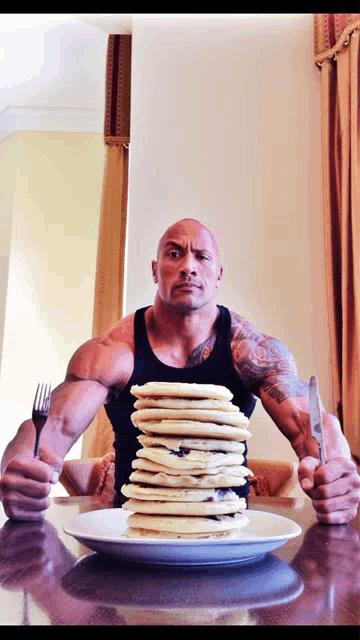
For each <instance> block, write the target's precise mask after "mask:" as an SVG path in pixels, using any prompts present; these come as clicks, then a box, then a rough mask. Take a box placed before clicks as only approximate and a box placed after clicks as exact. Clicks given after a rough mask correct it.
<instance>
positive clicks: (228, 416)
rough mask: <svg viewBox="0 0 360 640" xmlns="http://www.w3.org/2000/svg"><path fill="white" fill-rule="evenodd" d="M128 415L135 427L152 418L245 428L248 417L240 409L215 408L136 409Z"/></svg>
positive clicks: (152, 419)
mask: <svg viewBox="0 0 360 640" xmlns="http://www.w3.org/2000/svg"><path fill="white" fill-rule="evenodd" d="M130 417H131V421H132V423H133V425H135V427H137V426H138V425H139V423H143V422H147V421H154V420H172V421H174V420H181V421H183V420H194V421H195V422H206V423H208V422H210V423H214V424H220V425H226V426H232V427H240V428H241V429H246V427H247V426H248V424H249V420H248V418H246V416H244V414H243V413H241V411H238V412H236V411H233V412H231V411H217V410H216V409H213V410H211V409H161V408H160V409H159V408H156V409H138V410H137V411H134V413H132V414H131V416H130Z"/></svg>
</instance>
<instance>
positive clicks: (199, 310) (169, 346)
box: [0, 218, 360, 524]
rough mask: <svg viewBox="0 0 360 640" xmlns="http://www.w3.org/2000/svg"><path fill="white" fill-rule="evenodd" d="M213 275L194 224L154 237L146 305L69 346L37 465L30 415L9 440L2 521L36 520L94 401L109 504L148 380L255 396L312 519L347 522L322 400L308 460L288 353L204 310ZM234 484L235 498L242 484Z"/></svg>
mask: <svg viewBox="0 0 360 640" xmlns="http://www.w3.org/2000/svg"><path fill="white" fill-rule="evenodd" d="M222 275H223V269H222V267H221V265H220V264H219V259H218V251H217V246H216V241H215V238H214V236H213V234H212V233H211V232H210V231H209V229H207V228H206V227H205V226H204V225H202V224H201V223H200V222H198V221H197V220H193V219H191V218H186V219H184V220H180V221H179V222H177V223H176V224H174V225H172V226H171V227H170V228H169V229H168V230H167V231H166V232H165V233H164V235H163V236H162V238H161V239H160V242H159V246H158V250H157V259H156V260H154V261H153V262H152V277H153V280H154V282H155V283H156V284H157V292H156V295H155V300H154V303H153V305H152V306H149V307H146V308H143V309H139V310H137V311H136V313H134V314H131V315H128V316H127V317H125V318H123V319H122V320H120V321H119V322H118V323H117V324H115V326H113V327H112V328H110V329H109V330H108V331H107V332H106V333H105V334H104V335H102V336H100V337H97V338H93V339H91V340H88V341H87V342H85V344H83V345H82V346H81V347H80V348H79V349H78V350H77V351H76V352H75V354H74V355H73V357H72V358H71V360H70V363H69V365H68V369H67V373H66V377H65V381H64V382H63V383H62V384H60V385H59V386H58V387H57V388H56V389H55V390H54V391H53V393H52V397H51V405H50V414H49V418H48V420H47V423H46V426H45V428H44V430H43V433H42V437H41V444H40V460H35V459H33V455H32V452H33V448H34V438H35V430H34V427H33V424H32V421H31V420H27V421H25V422H24V423H23V424H22V425H21V426H20V428H19V430H18V432H17V434H16V436H15V438H14V439H13V440H12V441H11V442H10V443H9V445H8V447H7V449H6V451H5V453H4V456H3V460H2V471H3V474H2V478H1V484H0V491H1V497H2V502H3V505H4V509H5V513H6V514H7V516H8V517H10V518H13V519H16V520H38V519H42V518H44V516H45V513H46V509H47V508H48V506H49V504H50V501H49V498H48V495H49V493H50V489H51V483H55V482H57V480H58V477H59V473H60V471H61V468H62V464H63V460H64V457H65V455H66V454H67V453H68V451H69V450H70V449H71V447H72V445H73V444H74V442H76V440H77V439H78V438H79V437H80V436H81V434H82V433H83V432H84V431H85V429H86V428H87V427H88V426H89V424H90V423H91V422H92V420H93V418H94V416H95V414H96V413H97V411H98V409H99V408H100V407H101V405H102V404H104V406H105V410H106V412H107V415H108V417H109V419H110V421H111V423H112V426H113V429H114V433H115V440H114V448H115V490H116V492H117V495H118V504H121V500H122V498H121V494H120V488H121V486H122V485H123V484H124V483H126V482H128V478H129V474H130V472H131V462H132V460H133V459H134V458H135V455H136V451H137V449H138V448H139V447H140V445H139V443H138V441H137V439H136V430H135V429H134V427H133V425H132V423H131V420H130V415H131V413H132V411H133V410H134V408H133V404H134V400H135V399H134V397H133V396H132V395H131V393H130V388H131V386H132V385H133V384H138V385H142V384H145V383H146V382H148V381H168V382H196V383H211V384H221V385H224V386H226V387H228V388H229V389H230V391H232V393H233V395H234V399H233V402H234V403H235V404H237V406H238V407H239V408H240V410H241V411H242V412H243V413H244V414H245V415H246V416H248V417H250V416H251V414H252V412H253V410H254V407H255V403H256V400H257V399H259V400H260V401H261V403H262V405H263V406H264V408H265V410H266V411H267V413H268V414H269V415H270V417H271V418H272V420H273V422H274V423H275V424H276V426H277V427H278V428H279V429H280V431H281V432H282V433H283V434H284V436H285V437H286V438H287V439H288V440H289V442H290V444H291V446H292V447H293V449H294V451H295V452H296V454H297V456H298V458H299V461H300V464H299V481H300V484H301V486H302V488H303V490H304V491H305V493H306V494H307V495H308V496H310V498H311V499H312V503H313V506H314V509H315V511H316V515H317V518H318V520H319V521H320V522H322V523H326V524H341V523H345V522H349V521H350V520H352V519H353V518H354V517H355V515H356V512H357V508H358V503H359V500H360V480H359V476H358V474H357V471H356V467H355V464H354V463H353V462H352V460H351V454H350V450H349V446H348V444H347V442H346V440H345V438H344V436H343V434H342V432H341V428H340V424H339V421H338V420H337V418H336V417H335V416H333V415H331V414H329V413H327V412H326V411H325V410H324V408H323V407H322V412H323V413H322V416H323V423H324V431H325V441H326V448H327V455H328V461H327V462H326V464H324V465H322V466H319V460H318V453H317V447H316V443H315V442H314V440H313V438H312V437H311V435H310V430H309V408H308V386H307V384H306V383H305V382H303V381H302V380H300V379H299V377H298V375H297V370H296V364H295V361H294V358H293V356H292V354H291V353H290V352H289V350H288V349H287V347H286V346H285V345H284V344H282V343H281V342H280V341H279V340H277V339H276V338H272V337H270V336H266V335H264V334H262V333H260V332H259V331H257V330H256V329H255V328H254V327H253V326H252V325H251V324H250V322H248V321H247V320H246V319H245V318H243V317H241V316H239V315H238V314H236V313H234V312H232V311H229V310H228V309H227V308H226V307H223V306H220V305H216V302H215V294H216V289H217V287H218V286H219V284H220V282H221V279H222ZM235 490H236V491H237V492H238V493H239V492H240V493H239V495H242V494H241V491H242V490H243V489H242V488H240V489H239V488H236V489H235ZM246 490H247V486H245V491H246Z"/></svg>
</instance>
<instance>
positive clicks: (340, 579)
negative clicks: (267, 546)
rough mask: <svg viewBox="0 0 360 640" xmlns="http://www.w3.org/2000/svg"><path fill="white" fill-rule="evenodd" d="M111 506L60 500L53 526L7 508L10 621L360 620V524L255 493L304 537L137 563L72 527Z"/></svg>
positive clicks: (5, 607) (1, 566)
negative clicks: (210, 563)
mask: <svg viewBox="0 0 360 640" xmlns="http://www.w3.org/2000/svg"><path fill="white" fill-rule="evenodd" d="M108 507H109V505H107V504H104V503H102V502H101V499H99V498H93V497H82V498H54V499H53V501H52V504H51V506H50V508H49V510H48V512H47V520H46V522H45V523H43V524H35V523H15V522H10V521H9V520H7V519H6V517H5V515H4V512H3V510H2V506H1V505H0V527H1V529H0V625H15V626H19V625H22V624H25V625H57V626H59V625H87V626H89V625H110V626H114V625H146V624H147V625H151V626H154V625H176V626H177V625H213V626H221V625H267V626H269V625H297V626H298V625H317V626H318V625H347V626H352V627H353V628H354V630H356V631H357V633H358V626H359V622H360V618H359V610H360V606H359V605H360V571H359V569H360V555H359V550H360V537H359V532H360V522H359V517H357V518H356V519H355V520H353V521H352V522H351V523H350V524H348V525H338V526H324V525H320V524H317V520H316V517H315V513H314V511H313V508H312V506H311V503H310V501H309V500H308V499H307V498H306V499H305V500H298V499H291V498H259V497H257V498H251V499H250V501H249V508H250V509H256V510H263V511H270V512H273V513H277V514H280V515H283V516H286V517H288V518H290V519H292V520H294V521H296V522H298V523H299V524H300V526H301V527H302V534H301V535H300V536H299V537H297V538H294V539H292V540H289V541H288V542H287V543H286V544H285V545H284V546H282V547H280V548H279V549H277V550H275V551H273V552H271V553H270V554H268V555H267V556H266V557H265V558H264V559H262V560H260V561H258V562H255V563H253V564H252V565H248V566H244V565H242V566H241V565H238V566H234V565H221V566H217V567H202V568H179V567H174V568H172V567H166V566H157V567H156V566H153V565H148V566H146V565H141V564H138V565H136V564H135V563H129V562H128V563H126V562H122V561H120V560H114V559H105V558H104V557H101V556H99V555H98V554H96V553H94V552H91V551H89V550H88V549H87V548H85V547H84V546H82V545H81V544H80V543H78V542H77V541H76V540H75V539H74V538H72V537H70V536H68V535H67V534H65V533H64V532H63V530H62V527H63V526H64V525H65V524H66V523H67V522H68V521H69V520H70V519H71V518H73V517H74V516H75V515H78V514H80V513H85V512H86V511H92V510H97V509H103V508H108Z"/></svg>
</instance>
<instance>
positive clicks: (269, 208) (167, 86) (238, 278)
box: [126, 14, 332, 460]
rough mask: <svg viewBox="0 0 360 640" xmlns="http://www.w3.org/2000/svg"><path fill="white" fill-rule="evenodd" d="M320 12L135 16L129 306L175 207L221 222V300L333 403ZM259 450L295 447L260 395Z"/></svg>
mask: <svg viewBox="0 0 360 640" xmlns="http://www.w3.org/2000/svg"><path fill="white" fill-rule="evenodd" d="M312 56H313V33H312V15H293V14H289V15H256V16H251V15H240V16H238V17H235V18H234V17H232V18H231V19H229V18H225V17H219V18H218V19H216V20H214V18H213V17H212V18H205V17H204V18H203V19H201V20H199V19H198V20H191V19H189V18H185V17H184V18H175V17H173V16H168V17H160V16H159V17H156V16H154V17H153V18H152V20H151V21H150V22H149V20H148V19H145V18H141V17H136V18H134V21H133V81H132V123H131V127H132V130H131V139H132V143H131V156H130V198H129V212H130V215H129V230H128V263H127V295H126V311H127V313H130V312H132V311H134V310H135V309H136V308H138V307H140V306H144V305H147V304H151V303H152V300H153V295H154V293H155V286H154V285H153V284H152V282H151V271H150V264H151V260H152V259H153V258H155V257H156V256H155V252H156V246H157V242H158V240H159V238H160V235H161V234H162V233H163V231H164V230H165V229H166V228H167V227H168V226H169V225H170V224H172V223H173V222H174V221H176V220H177V219H180V218H182V217H185V216H192V217H195V218H198V219H199V220H201V221H202V222H203V223H204V224H206V225H208V226H209V227H210V228H211V229H212V231H213V232H214V233H215V234H216V236H217V238H218V242H219V248H220V255H221V259H222V263H223V266H224V279H223V283H222V285H221V288H220V290H219V294H218V302H219V303H220V304H225V305H226V306H228V307H230V308H231V309H233V310H234V311H237V312H238V313H240V314H242V315H244V316H246V317H247V318H248V319H249V320H250V321H251V322H253V323H254V324H255V326H256V327H257V328H258V329H259V330H260V331H262V332H264V333H266V334H270V335H274V336H276V337H278V338H280V339H281V340H283V341H284V342H285V343H286V344H287V345H288V346H289V348H290V349H291V350H292V352H293V353H294V355H295V358H296V360H297V363H298V368H299V374H300V376H301V377H302V378H303V379H305V380H308V379H309V377H310V375H311V374H313V373H316V374H317V375H318V376H319V381H320V388H321V392H322V395H323V400H324V402H325V405H327V407H328V408H329V409H332V407H331V394H330V370H329V353H328V337H327V322H326V312H325V298H324V290H325V282H324V263H323V239H322V227H321V175H320V167H321V154H320V99H319V98H320V96H319V92H320V86H319V77H318V72H317V70H316V68H315V66H314V64H313V60H312ZM251 430H252V432H253V437H252V439H251V441H250V453H251V457H259V458H279V459H292V460H296V456H295V454H294V453H293V452H292V450H291V448H290V445H289V444H288V442H287V441H286V440H285V439H284V438H283V436H282V435H281V434H280V433H279V432H278V431H277V429H276V427H275V426H274V425H273V424H272V423H271V421H270V419H269V417H268V416H267V414H266V413H265V411H264V410H263V409H262V407H261V406H258V407H257V409H256V410H255V413H254V417H253V419H252V421H251Z"/></svg>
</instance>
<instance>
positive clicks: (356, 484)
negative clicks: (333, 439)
mask: <svg viewBox="0 0 360 640" xmlns="http://www.w3.org/2000/svg"><path fill="white" fill-rule="evenodd" d="M298 478H299V483H300V486H301V488H302V489H303V491H304V492H305V493H306V494H307V495H308V496H309V497H310V498H311V500H312V503H313V507H314V509H315V511H316V516H317V518H318V520H319V522H321V523H323V524H345V523H347V522H350V520H352V519H353V518H355V516H356V513H357V509H358V505H359V501H360V477H359V474H358V473H357V470H356V466H355V464H354V462H352V460H349V459H348V458H342V457H337V458H332V459H330V460H328V462H326V464H324V465H321V466H320V463H319V460H318V459H316V458H313V457H311V456H306V457H305V458H303V459H302V460H301V462H300V464H299V468H298Z"/></svg>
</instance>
